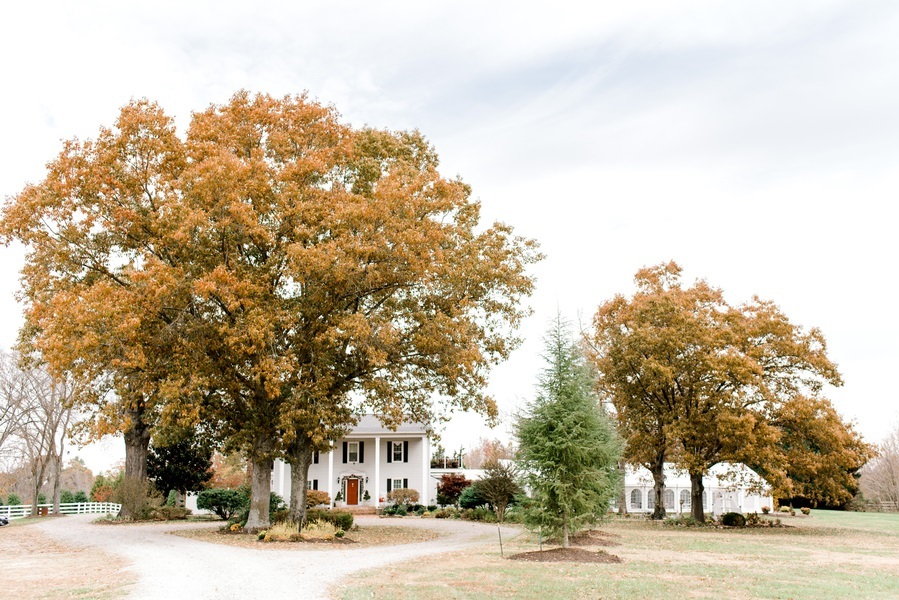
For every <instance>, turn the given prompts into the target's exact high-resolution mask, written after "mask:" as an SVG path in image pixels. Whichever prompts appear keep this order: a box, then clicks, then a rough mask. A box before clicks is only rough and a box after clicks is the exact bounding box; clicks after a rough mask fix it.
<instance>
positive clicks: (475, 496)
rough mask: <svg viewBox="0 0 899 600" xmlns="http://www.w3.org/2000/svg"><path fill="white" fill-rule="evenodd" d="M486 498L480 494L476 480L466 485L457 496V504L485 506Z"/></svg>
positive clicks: (462, 505)
mask: <svg viewBox="0 0 899 600" xmlns="http://www.w3.org/2000/svg"><path fill="white" fill-rule="evenodd" d="M486 504H487V499H486V498H484V496H483V495H481V491H480V490H479V489H478V485H477V482H475V483H474V484H472V485H470V486H468V487H467V488H465V489H464V490H463V491H462V495H461V496H459V506H460V507H462V508H477V507H478V506H486Z"/></svg>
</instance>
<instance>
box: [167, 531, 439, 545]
mask: <svg viewBox="0 0 899 600" xmlns="http://www.w3.org/2000/svg"><path fill="white" fill-rule="evenodd" d="M169 535H177V536H180V537H186V538H190V539H192V540H198V541H201V542H209V543H211V544H223V545H226V546H238V547H241V548H256V549H258V550H297V551H303V550H326V549H329V548H332V549H334V550H339V549H342V548H359V547H368V546H398V545H402V544H415V543H418V542H428V541H431V540H434V539H437V538H438V537H440V534H439V533H438V532H436V531H430V530H426V529H418V528H413V527H383V526H377V525H366V526H363V527H359V528H358V529H353V530H351V531H348V532H347V533H346V537H344V538H342V539H341V538H335V539H334V540H298V541H296V542H268V543H267V542H262V541H260V540H259V539H258V538H257V536H255V535H250V534H246V533H233V532H228V531H222V530H221V529H209V528H206V529H183V530H179V531H171V532H169Z"/></svg>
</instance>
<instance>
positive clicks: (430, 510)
mask: <svg viewBox="0 0 899 600" xmlns="http://www.w3.org/2000/svg"><path fill="white" fill-rule="evenodd" d="M435 510H437V505H436V504H428V512H434V511H435Z"/></svg>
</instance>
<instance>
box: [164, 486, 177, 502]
mask: <svg viewBox="0 0 899 600" xmlns="http://www.w3.org/2000/svg"><path fill="white" fill-rule="evenodd" d="M177 502H178V492H176V491H175V490H169V495H168V497H167V498H166V499H165V505H166V506H175V505H176V504H177Z"/></svg>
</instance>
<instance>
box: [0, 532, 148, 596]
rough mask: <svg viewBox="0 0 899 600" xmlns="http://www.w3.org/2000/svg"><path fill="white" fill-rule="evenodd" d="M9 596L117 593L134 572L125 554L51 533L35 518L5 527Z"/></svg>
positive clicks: (0, 550)
mask: <svg viewBox="0 0 899 600" xmlns="http://www.w3.org/2000/svg"><path fill="white" fill-rule="evenodd" d="M0 556H2V557H3V560H4V568H3V578H2V579H3V582H2V588H3V596H4V597H5V598H34V597H36V595H37V594H39V595H40V597H41V598H115V597H119V596H121V595H122V594H123V591H124V590H123V589H122V588H124V587H125V586H128V585H129V584H131V583H133V582H134V579H135V578H134V576H133V575H132V574H130V573H127V572H124V573H123V569H124V568H125V567H126V566H127V562H125V561H124V560H122V559H120V558H118V557H115V556H112V555H110V554H107V553H105V552H102V551H99V550H96V549H86V548H74V547H72V546H68V545H65V544H62V543H60V542H57V541H55V540H52V539H50V538H49V537H47V536H46V535H44V533H43V532H41V531H40V530H39V529H38V528H37V527H34V526H33V524H28V525H22V526H6V527H3V528H2V529H0Z"/></svg>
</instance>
